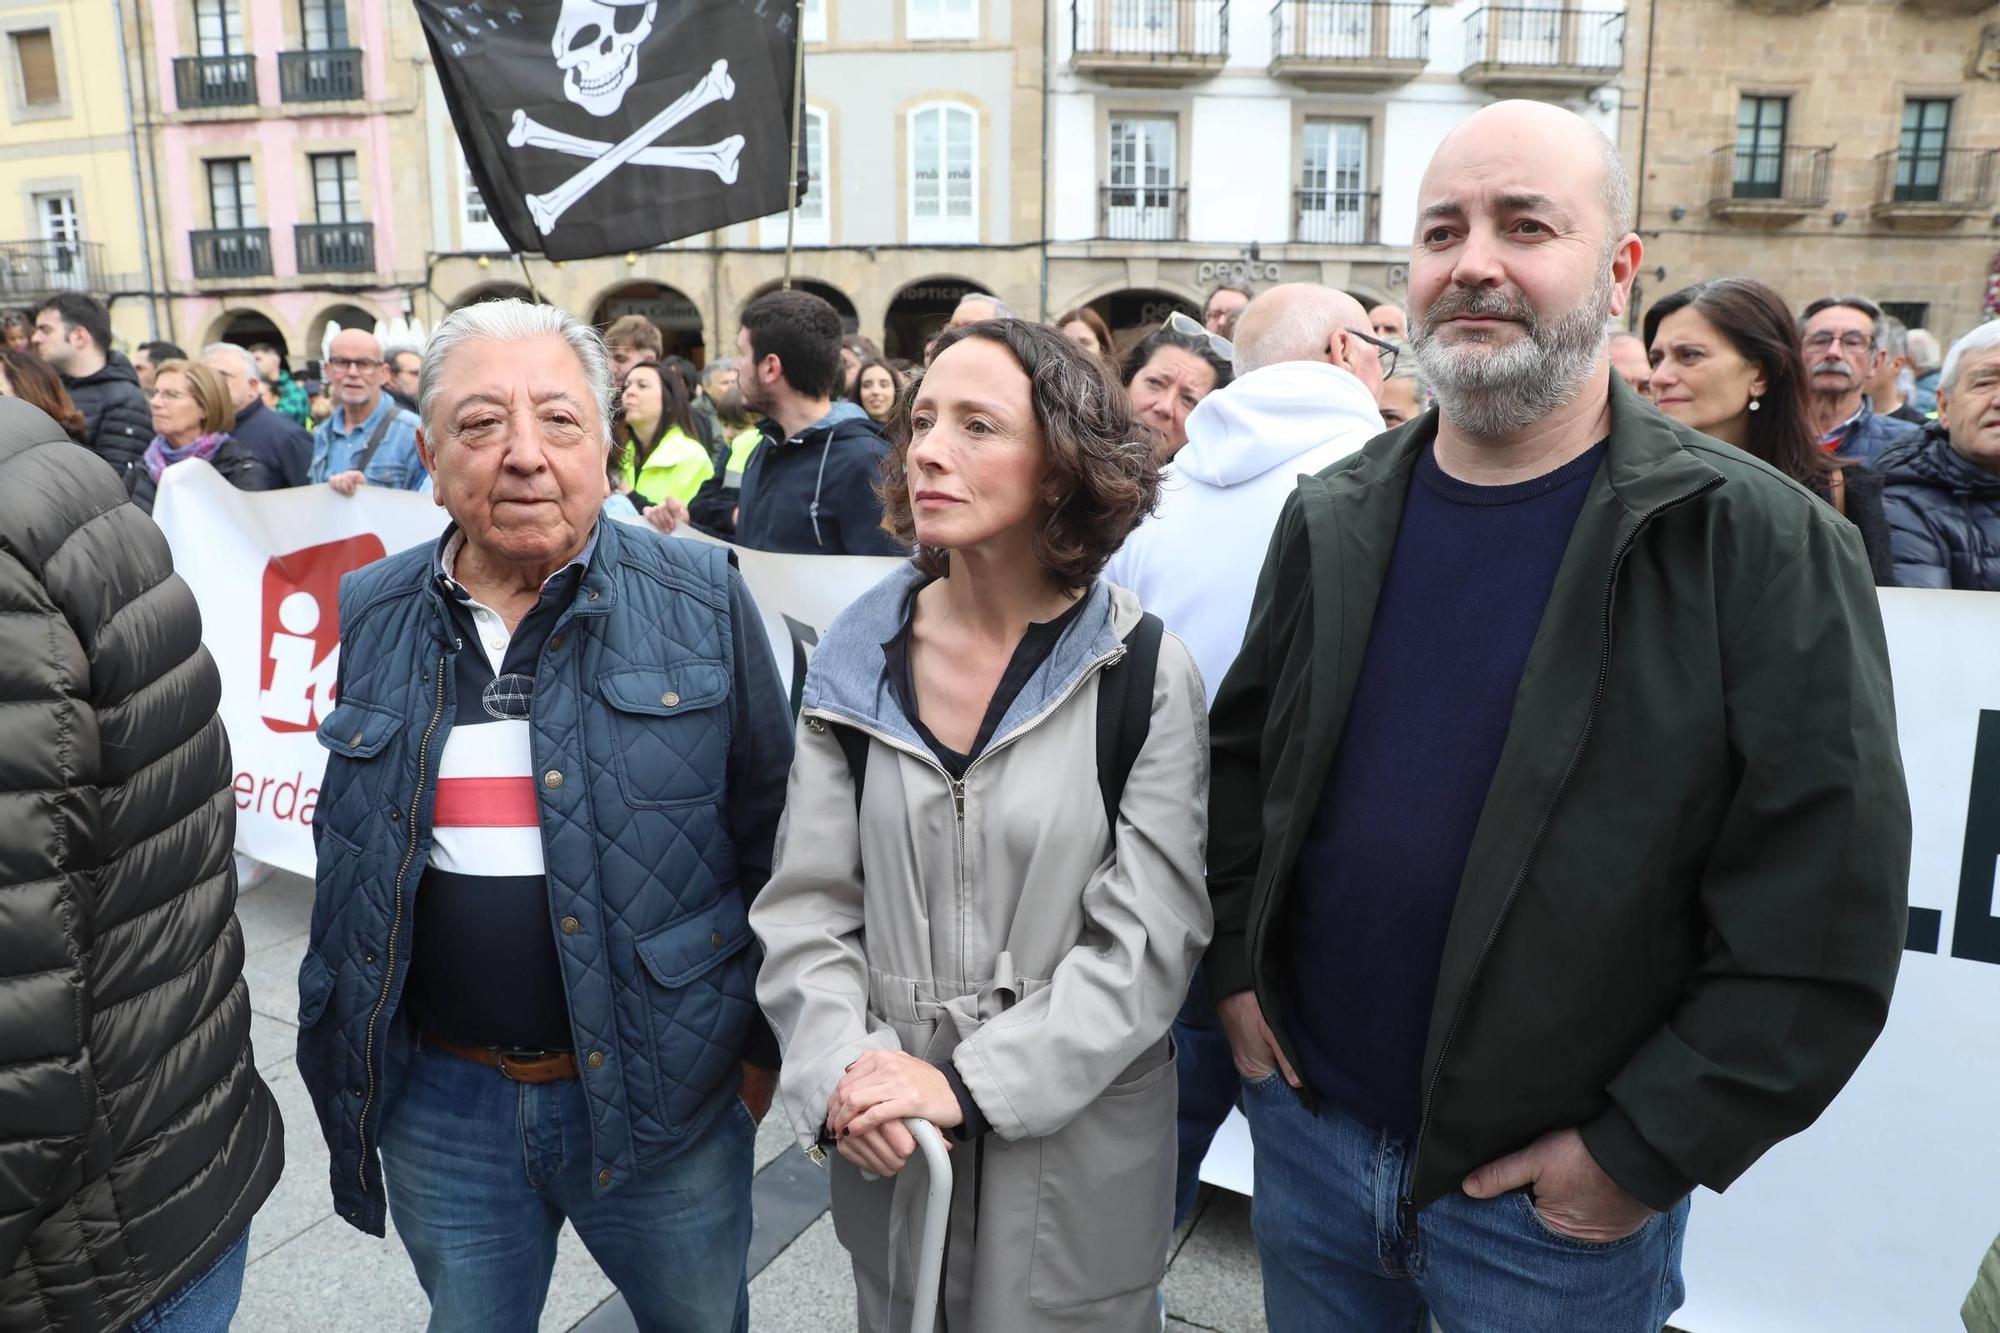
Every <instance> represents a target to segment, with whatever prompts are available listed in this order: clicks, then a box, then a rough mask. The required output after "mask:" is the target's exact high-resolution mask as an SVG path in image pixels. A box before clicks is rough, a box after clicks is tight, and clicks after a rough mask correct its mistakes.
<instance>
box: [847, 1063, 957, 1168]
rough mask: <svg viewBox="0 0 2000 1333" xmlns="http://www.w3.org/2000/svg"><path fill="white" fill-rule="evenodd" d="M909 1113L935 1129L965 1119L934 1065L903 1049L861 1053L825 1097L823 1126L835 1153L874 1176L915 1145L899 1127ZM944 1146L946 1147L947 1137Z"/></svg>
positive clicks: (900, 1160) (895, 1163)
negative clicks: (832, 1140) (831, 1091)
mask: <svg viewBox="0 0 2000 1333" xmlns="http://www.w3.org/2000/svg"><path fill="white" fill-rule="evenodd" d="M908 1116H917V1117H919V1118H921V1119H924V1120H928V1121H930V1122H931V1123H932V1124H934V1125H936V1126H937V1127H938V1128H939V1129H950V1128H951V1127H952V1126H954V1125H956V1124H958V1123H960V1121H961V1120H962V1119H963V1118H964V1117H963V1116H961V1115H960V1114H959V1110H958V1098H957V1097H956V1096H954V1095H953V1094H952V1091H951V1083H950V1081H949V1080H947V1079H946V1078H945V1076H944V1074H943V1073H942V1072H940V1071H939V1069H938V1067H937V1066H936V1065H934V1064H932V1063H930V1061H928V1060H919V1059H918V1058H917V1057H916V1056H914V1055H909V1054H907V1053H905V1052H903V1051H865V1052H863V1053H862V1056H861V1058H860V1059H858V1060H856V1061H855V1062H854V1063H853V1064H851V1065H849V1066H848V1067H847V1073H846V1074H845V1075H844V1076H843V1077H842V1078H841V1080H840V1082H839V1084H837V1085H836V1086H835V1087H834V1090H833V1095H832V1096H831V1097H829V1098H827V1102H826V1127H827V1129H828V1130H830V1131H831V1132H832V1134H833V1137H834V1143H835V1145H836V1147H837V1148H838V1150H839V1152H840V1155H841V1156H842V1157H845V1158H846V1159H847V1160H848V1161H850V1162H852V1163H854V1165H856V1166H858V1167H860V1168H861V1169H862V1170H864V1171H871V1172H873V1173H874V1174H876V1175H878V1176H893V1175H895V1174H896V1173H897V1172H898V1171H900V1170H902V1169H903V1163H905V1162H907V1161H909V1160H910V1154H912V1153H914V1152H915V1151H916V1150H917V1141H916V1139H914V1138H912V1137H911V1135H910V1131H909V1130H907V1129H905V1128H903V1120H904V1119H905V1117H908ZM945 1146H946V1147H950V1146H951V1141H950V1140H949V1139H947V1140H945Z"/></svg>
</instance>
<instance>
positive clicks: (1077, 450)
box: [878, 319, 1160, 592]
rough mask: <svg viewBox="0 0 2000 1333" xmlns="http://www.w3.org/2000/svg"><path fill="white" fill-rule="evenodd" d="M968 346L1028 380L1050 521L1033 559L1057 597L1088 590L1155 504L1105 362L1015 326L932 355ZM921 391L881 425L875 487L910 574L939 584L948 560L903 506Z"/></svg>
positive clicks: (1127, 405) (1147, 446) (1137, 437)
mask: <svg viewBox="0 0 2000 1333" xmlns="http://www.w3.org/2000/svg"><path fill="white" fill-rule="evenodd" d="M968 338H980V339H984V340H985V341H987V342H992V343H998V344H999V345H1000V346H1002V347H1004V348H1006V349H1007V350H1008V351H1009V352H1010V353H1012V354H1013V357H1014V360H1015V361H1016V362H1017V363H1018V364H1019V365H1020V367H1021V370H1022V371H1023V372H1024V373H1025V374H1026V375H1027V377H1028V384H1029V390H1028V399H1029V403H1030V405H1031V406H1032V407H1033V408H1034V413H1035V426H1036V427H1037V429H1039V430H1040V431H1041V435H1042V444H1043V447H1044V448H1045V449H1046V450H1047V452H1048V470H1047V471H1046V472H1045V473H1044V474H1043V477H1042V499H1043V502H1044V503H1045V504H1046V505H1047V506H1048V514H1047V516H1046V517H1045V518H1044V519H1043V520H1042V524H1041V526H1040V527H1039V528H1037V529H1036V531H1035V536H1034V543H1033V549H1034V553H1035V559H1036V560H1037V561H1039V562H1040V563H1041V566H1042V568H1044V569H1046V570H1047V571H1048V572H1049V577H1050V578H1051V579H1053V580H1054V581H1055V583H1056V585H1057V586H1058V587H1060V588H1061V589H1062V590H1063V591H1065V592H1075V591H1078V590H1080V589H1083V588H1088V587H1089V586H1090V585H1091V583H1093V582H1094V581H1095V580H1096V578H1097V576H1098V575H1099V574H1100V573H1102V572H1103V571H1104V565H1105V562H1106V561H1108V560H1110V559H1111V556H1112V553H1113V552H1115V551H1116V550H1117V549H1118V548H1119V547H1120V546H1122V545H1124V543H1125V538H1126V537H1127V536H1129V535H1130V534H1131V532H1132V529H1134V528H1136V527H1138V526H1139V524H1140V522H1141V521H1142V520H1143V519H1144V518H1145V517H1146V516H1147V515H1148V514H1150V513H1152V512H1153V506H1154V505H1155V504H1156V503H1157V502H1158V499H1159V494H1160V469H1159V465H1158V464H1157V463H1155V462H1154V461H1153V449H1152V443H1151V441H1149V440H1147V439H1146V438H1144V432H1143V431H1141V430H1140V429H1139V426H1138V423H1136V422H1135V421H1133V420H1132V406H1131V401H1130V400H1129V399H1127V398H1126V396H1125V392H1124V390H1123V389H1121V388H1120V387H1119V386H1118V384H1117V383H1116V382H1115V381H1114V380H1113V379H1112V378H1111V376H1110V373H1109V371H1108V370H1107V368H1106V367H1105V366H1104V364H1103V363H1102V362H1101V361H1100V360H1099V359H1098V358H1097V357H1094V356H1092V355H1091V354H1090V353H1088V352H1086V351H1084V350H1083V349H1082V348H1080V347H1078V346H1077V345H1076V344H1075V343H1073V342H1071V341H1070V340H1069V339H1068V338H1066V337H1064V336H1063V335H1062V333H1061V332H1060V331H1058V330H1056V329H1052V328H1049V327H1048V326H1046V325H1042V324H1031V323H1029V322H1028V321H1026V320H1021V319H985V320H981V321H979V322H978V323H976V324H967V325H965V326H964V327H962V328H956V329H950V330H947V331H946V332H945V333H943V334H941V335H940V336H939V338H938V343H937V353H938V354H940V355H941V354H942V353H943V352H944V351H945V350H946V349H947V348H949V347H951V346H953V345H954V344H956V343H961V342H964V341H965V340H967V339H968ZM933 361H934V362H935V357H933ZM922 392H923V378H922V377H921V376H918V377H915V378H912V379H911V381H910V382H909V383H908V384H907V385H905V386H904V388H903V392H902V393H901V394H900V395H899V396H898V397H897V399H896V410H895V415H893V416H892V417H890V418H889V421H888V423H887V424H888V434H889V444H890V450H889V456H888V457H887V458H885V459H884V460H883V462H882V481H881V484H880V486H879V488H878V489H879V492H880V494H881V496H882V527H883V529H884V530H885V531H887V532H888V533H889V534H890V535H891V536H893V537H895V539H896V540H897V541H899V542H901V543H903V544H904V545H906V546H909V547H912V548H914V549H915V550H916V553H917V554H916V556H915V560H916V565H917V568H919V569H921V570H923V571H924V572H925V573H927V574H929V575H931V576H932V577H934V578H943V577H945V575H946V574H947V573H948V572H949V568H950V558H951V553H950V551H948V550H946V549H944V548H942V547H927V546H919V545H918V544H917V527H916V520H915V517H914V515H913V514H912V512H911V507H910V486H909V471H908V459H909V452H910V436H911V431H910V414H911V409H912V408H913V407H914V406H915V404H916V401H917V399H918V397H919V396H920V395H921V394H922Z"/></svg>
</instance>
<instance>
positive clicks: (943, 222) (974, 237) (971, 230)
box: [903, 101, 980, 245]
mask: <svg viewBox="0 0 2000 1333" xmlns="http://www.w3.org/2000/svg"><path fill="white" fill-rule="evenodd" d="M928 115H935V116H937V117H938V161H937V163H936V167H937V190H938V194H937V199H938V206H937V212H936V214H935V215H934V216H925V215H924V214H922V213H920V212H919V211H918V209H917V166H918V161H917V124H918V121H919V120H920V119H921V118H922V117H924V116H928ZM957 115H962V116H964V117H965V118H966V121H967V124H968V127H969V131H970V135H971V144H970V147H971V152H970V158H971V163H970V166H971V173H970V189H971V200H970V207H969V210H968V212H967V214H966V215H965V216H964V217H956V218H955V217H951V216H949V208H948V197H949V194H950V179H949V165H950V163H949V159H950V152H951V147H950V128H951V124H952V118H953V117H954V116H957ZM903 125H904V137H905V138H907V139H908V141H909V146H908V154H907V160H906V163H905V166H906V169H907V173H908V174H907V181H908V191H909V198H908V200H907V201H906V203H905V205H904V209H905V216H906V217H907V218H908V226H909V240H910V244H912V245H977V244H978V243H979V207H980V200H979V168H980V162H979V108H978V107H975V106H972V105H970V104H968V103H965V102H951V101H936V102H925V103H923V104H921V105H919V106H914V107H911V108H910V110H909V112H908V113H907V114H906V115H905V117H904V120H903Z"/></svg>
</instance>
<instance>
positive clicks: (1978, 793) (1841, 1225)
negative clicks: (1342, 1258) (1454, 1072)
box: [155, 464, 2000, 1333]
mask: <svg viewBox="0 0 2000 1333" xmlns="http://www.w3.org/2000/svg"><path fill="white" fill-rule="evenodd" d="M155 517H156V518H157V519H158V520H159V523H160V526H161V528H162V529H163V530H164V531H165V532H166V534H167V539H168V541H169V542H170V543H171V544H172V546H173V551H174V560H175V564H176V566H177V568H178V569H179V571H180V573H181V576H182V577H183V578H185V579H186V580H187V582H188V584H189V585H190V586H191V587H192V588H193V589H194V593H195V598H196V600H197V602H198V603H199V604H200V606H201V613H202V620H203V625H204V630H203V635H204V638H205V640H206V642H207V643H208V646H209V650H210V652H211V653H213V654H214V656H215V659H216V663H217V665H218V667H220V669H221V672H222V691H223V699H222V715H223V719H224V721H225V722H226V724H227V725H228V728H229V735H230V742H231V745H232V747H233V752H234V755H235V767H236V779H235V782H236V805H237V847H238V850H240V851H242V852H244V853H245V854H246V855H249V856H252V857H255V858H257V859H258V860H261V861H268V862H271V863H273V864H275V865H279V866H283V867H284V868H286V869H288V870H294V871H298V872H299V873H302V874H307V875H310V874H311V873H312V870H313V850H312V831H311V820H312V806H313V802H314V800H315V798H316V797H317V794H318V786H319V778H320V774H321V772H322V771H323V768H324V763H325V758H324V753H323V752H322V751H321V750H320V748H319V746H318V744H317V743H316V742H315V741H314V739H313V728H314V727H316V726H317V725H318V721H319V719H320V718H321V717H323V716H324V715H325V712H326V710H327V708H328V707H330V704H331V700H330V691H331V685H332V681H333V670H334V661H335V659H334V652H335V650H336V647H337V644H336V637H337V635H336V631H337V627H338V624H339V620H338V614H337V610H336V606H335V596H336V593H337V589H338V585H339V579H340V575H341V574H342V573H345V572H346V571H347V570H349V569H352V568H356V567H358V566H359V565H362V564H365V563H367V562H368V561H369V560H371V559H376V558H379V557H380V556H381V555H383V554H385V553H387V552H394V551H398V550H402V549H404V548H405V547H408V546H412V545H415V544H416V543H418V542H424V541H432V540H435V539H436V537H437V534H438V533H439V531H441V530H442V527H443V521H444V516H443V512H442V511H441V510H439V509H437V508H435V507H434V506H433V505H432V504H431V503H430V500H429V499H428V497H419V496H414V495H408V494H404V493H401V492H390V491H383V490H380V489H377V488H364V489H363V490H362V491H361V492H360V493H359V494H358V495H356V496H355V497H354V498H353V499H343V498H342V497H340V496H338V495H335V494H333V493H332V492H331V491H330V490H328V489H327V488H326V487H324V486H315V487H307V488H303V489H299V490H291V491H273V492H267V493H263V494H250V493H245V492H241V491H238V490H236V489H234V488H233V487H231V486H230V485H229V484H228V483H227V482H225V481H223V480H222V479H221V477H220V476H218V475H217V474H216V473H215V472H214V471H213V470H212V469H210V468H209V467H207V466H206V465H205V464H188V465H184V466H180V467H176V468H174V469H172V470H171V471H170V472H168V473H167V474H166V479H165V481H164V483H163V485H162V487H161V492H160V502H159V505H158V508H157V510H156V514H155ZM737 558H738V561H739V562H740V565H741V568H742V570H743V575H744V579H745V582H746V583H747V584H748V585H749V588H750V591H751V593H752V595H753V596H754V597H755V598H756V599H757V603H758V606H759V608H760V609H761V610H762V612H763V615H764V620H765V630H766V633H767V634H768V635H769V637H770V640H771V645H772V649H773V652H774V653H775V654H776V656H777V659H778V669H779V671H780V673H781V674H782V675H783V676H784V678H785V680H786V682H787V684H788V686H789V685H790V684H791V682H792V680H793V677H794V675H795V673H796V672H797V670H798V669H799V668H800V667H801V666H802V665H803V664H804V663H805V662H806V661H807V660H809V658H810V654H811V651H812V648H813V646H814V645H815V644H816V643H817V642H818V639H819V635H820V633H821V632H823V631H824V630H825V629H826V627H827V625H828V624H829V623H830V622H831V621H832V619H833V617H834V616H835V615H837V614H838V613H839V612H840V610H841V609H842V608H843V607H845V606H846V605H847V604H848V603H849V602H850V601H852V600H853V599H854V598H855V597H856V596H858V595H859V594H860V593H861V592H862V591H864V590H865V589H867V588H868V587H870V586H872V585H873V584H874V583H876V582H877V581H878V580H880V579H881V578H882V577H883V576H884V575H885V574H887V573H888V572H889V570H890V569H892V568H893V567H894V566H895V564H896V563H897V562H896V561H894V560H891V559H881V558H863V557H843V556H786V555H772V554H770V553H767V552H762V551H745V550H740V549H739V550H738V551H737ZM253 587H254V588H255V589H256V592H255V593H254V594H253V593H252V592H251V589H252V588H253ZM1882 609H1883V616H1884V619H1885V621H1886V623H1887V625H1888V631H1889V647H1890V656H1891V658H1892V660H1893V665H1894V668H1895V674H1896V706H1897V712H1898V721H1899V724H1900V728H1901V734H1902V744H1903V758H1904V765H1905V768H1906V770H1907V772H1908V775H1909V781H1910V801H1911V805H1912V807H1913V810H1914V814H1915V821H1916V851H1915V858H1914V863H1913V866H1912V871H1911V880H1910V905H1911V912H1910V915H1911V930H1910V938H1911V947H1910V949H1909V950H1908V951H1907V952H1906V953H1905V954H1904V960H1903V969H1902V976H1901V978H1900V980H1899V982H1898V984H1897V990H1896V998H1895V1003H1894V1005H1893V1006H1892V1007H1891V1011H1890V1016H1889V1023H1888V1027H1887V1029H1886V1030H1885V1031H1884V1033H1883V1035H1882V1038H1881V1040H1880V1041H1879V1042H1877V1043H1876V1046H1875V1049H1874V1051H1873V1052H1872V1053H1871V1054H1870V1055H1869V1057H1868V1059H1867V1061H1866V1062H1865V1063H1864V1064H1863V1065H1862V1067H1861V1069H1860V1071H1859V1072H1858V1073H1857V1074H1856V1075H1855V1078H1854V1081H1853V1082H1852V1083H1851V1084H1850V1085H1849V1086H1848V1088H1847V1089H1846V1090H1845V1091H1844V1092H1843V1093H1842V1094H1841V1095H1840V1097H1839V1098H1838V1099H1836V1100H1835V1102H1834V1104H1833V1106H1832V1107H1831V1108H1830V1109H1829V1110H1828V1111H1827V1113H1826V1114H1825V1115H1824V1116H1823V1117H1822V1118H1821V1119H1820V1121H1819V1123H1818V1124H1816V1125H1814V1126H1813V1127H1812V1128H1811V1129H1809V1130H1807V1131H1806V1132H1805V1133H1804V1134H1801V1135H1799V1136H1798V1137H1796V1138H1793V1139H1791V1140H1789V1141H1787V1142H1785V1143H1783V1144H1780V1145H1779V1146H1778V1147H1776V1148H1774V1149H1773V1150H1772V1151H1771V1152H1770V1153H1769V1154H1767V1155H1766V1156H1765V1158H1764V1159H1763V1160H1762V1161H1761V1162H1759V1163H1758V1164H1757V1165H1756V1166H1754V1167H1752V1168H1751V1170H1750V1171H1749V1173H1748V1174H1747V1175H1745V1176H1744V1178H1743V1179H1742V1180H1740V1181H1738V1182H1737V1183H1736V1184H1735V1185H1734V1186H1732V1187H1731V1188H1730V1190H1729V1192H1728V1194H1727V1195H1725V1196H1720V1197H1718V1196H1716V1195H1714V1194H1711V1193H1708V1192H1707V1191H1702V1192H1701V1193H1700V1194H1699V1196H1698V1197H1697V1198H1696V1199H1695V1203H1694V1210H1693V1216H1692V1218H1691V1220H1690V1225H1689V1232H1688V1241H1687V1253H1686V1275H1687V1287H1688V1302H1687V1305H1686V1307H1685V1308H1684V1309H1683V1310H1682V1311H1681V1313H1680V1314H1679V1315H1677V1316H1676V1317H1675V1320H1674V1323H1675V1325H1676V1326H1677V1327H1680V1328H1683V1329H1688V1330H1691V1331H1692V1333H1774V1331H1776V1330H1792V1329H1796V1330H1812V1331H1813V1333H1843V1331H1846V1330H1851V1331H1852V1333H1863V1331H1864V1330H1866V1331H1867V1333H1880V1331H1881V1330H1885V1329H1898V1330H1900V1329H1948V1328H1953V1327H1956V1320H1957V1310H1958V1306H1959V1302H1960V1301H1961V1300H1963V1298H1964V1296H1965V1292H1966V1289H1967V1288H1968V1287H1969V1286H1970V1285H1971V1282H1972V1277H1973V1273H1974V1271H1975V1270H1976V1269H1977V1267H1978V1264H1979V1260H1980V1258H1981V1256H1982V1255H1983V1254H1984V1253H1985V1252H1986V1249H1987V1247H1988V1245H1989V1244H1990V1243H1991V1242H1992V1240H1993V1238H1994V1236H1995V1234H1996V1233H2000V1191H1996V1189H1995V1182H1996V1181H2000V1132H1996V1130H1995V1126H1994V1107H1995V1106H1996V1105H2000V672H1996V671H1995V670H1994V663H1996V662H2000V596H1994V595H1991V594H1984V593H1939V592H1918V591H1914V590H1904V589H1891V590H1885V591H1884V592H1883V593H1882ZM794 697H795V698H796V695H795V696H794ZM1969 813H1970V814H1971V816H1972V817H1971V818H1968V814H1969ZM1233 1130H1234V1127H1233V1126H1232V1131H1231V1132H1227V1133H1225V1135H1224V1136H1223V1137H1222V1138H1221V1139H1220V1140H1218V1144H1217V1150H1216V1152H1215V1153H1213V1154H1211V1159H1210V1161H1209V1162H1208V1163H1207V1164H1205V1166H1206V1170H1205V1172H1204V1174H1205V1175H1208V1176H1210V1177H1211V1178H1215V1179H1218V1180H1220V1181H1222V1182H1224V1183H1228V1184H1231V1185H1233V1186H1237V1187H1239V1188H1243V1189H1245V1190H1247V1188H1248V1176H1249V1173H1248V1161H1247V1150H1248V1136H1247V1135H1243V1136H1241V1137H1240V1139H1239V1138H1238V1136H1237V1135H1236V1134H1235V1133H1234V1132H1233Z"/></svg>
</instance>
